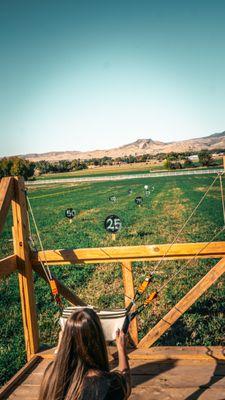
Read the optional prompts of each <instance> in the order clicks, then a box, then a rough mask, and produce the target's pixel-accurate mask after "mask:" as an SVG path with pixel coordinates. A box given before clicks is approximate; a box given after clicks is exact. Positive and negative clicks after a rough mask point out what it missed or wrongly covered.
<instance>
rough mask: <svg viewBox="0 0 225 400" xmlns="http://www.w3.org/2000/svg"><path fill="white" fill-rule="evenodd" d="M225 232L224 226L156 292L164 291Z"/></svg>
mask: <svg viewBox="0 0 225 400" xmlns="http://www.w3.org/2000/svg"><path fill="white" fill-rule="evenodd" d="M224 230H225V225H224V226H223V227H222V228H221V229H220V230H219V232H217V233H216V234H215V235H214V236H213V238H212V239H211V240H210V241H209V242H208V243H206V244H204V246H203V247H202V248H201V249H200V250H199V251H198V252H197V253H196V254H195V255H194V256H193V257H192V258H190V259H189V260H188V262H187V263H186V264H185V265H184V266H183V267H182V268H180V269H179V270H178V271H177V272H176V273H175V274H174V275H173V276H172V277H171V278H169V279H168V281H167V282H166V283H165V284H164V285H163V286H161V287H160V288H159V290H158V291H157V292H158V293H159V292H161V291H162V290H163V289H165V287H166V286H168V284H169V283H170V282H171V281H172V280H173V279H174V278H175V277H176V276H178V275H179V274H180V273H181V272H182V271H183V270H184V269H185V268H187V267H188V265H189V264H190V263H191V262H192V261H193V260H195V258H197V257H198V255H199V254H200V253H201V252H202V251H203V250H205V248H206V247H208V246H209V245H210V244H211V243H212V242H213V241H214V240H215V239H216V238H217V237H218V236H219V235H220V234H221V233H222V232H223V231H224Z"/></svg>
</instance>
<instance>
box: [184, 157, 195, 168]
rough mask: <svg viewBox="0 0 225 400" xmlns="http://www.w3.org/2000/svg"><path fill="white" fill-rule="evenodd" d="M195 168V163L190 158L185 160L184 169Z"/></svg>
mask: <svg viewBox="0 0 225 400" xmlns="http://www.w3.org/2000/svg"><path fill="white" fill-rule="evenodd" d="M193 166H194V164H193V162H192V161H191V160H190V158H188V157H186V158H185V159H184V164H183V167H184V168H192V167H193Z"/></svg>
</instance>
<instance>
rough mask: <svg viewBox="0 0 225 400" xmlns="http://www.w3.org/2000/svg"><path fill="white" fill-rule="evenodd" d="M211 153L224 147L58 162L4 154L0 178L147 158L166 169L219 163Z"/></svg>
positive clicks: (79, 168)
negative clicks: (194, 156) (196, 158)
mask: <svg viewBox="0 0 225 400" xmlns="http://www.w3.org/2000/svg"><path fill="white" fill-rule="evenodd" d="M213 153H225V150H213V151H208V150H202V151H200V152H195V153H193V152H185V153H175V152H172V153H169V154H165V153H159V154H156V155H151V154H143V155H141V156H135V155H130V156H124V157H116V158H112V157H106V156H105V157H102V158H92V159H89V160H79V159H78V160H77V159H75V160H72V161H68V160H61V161H58V162H49V161H45V160H43V161H37V162H30V161H28V160H25V159H24V158H20V157H4V158H2V159H0V178H2V177H4V176H13V175H14V176H23V177H24V179H26V180H27V179H31V178H33V179H35V177H36V176H38V175H42V174H47V173H59V172H72V171H79V170H82V169H87V168H88V167H90V166H96V167H97V166H107V165H115V164H117V165H120V164H133V163H140V162H146V163H147V162H150V161H152V160H157V161H164V167H165V168H166V169H181V168H194V167H197V166H207V167H209V166H213V165H218V161H217V160H215V159H214V158H213V157H212V154H213ZM193 154H194V155H197V156H198V161H197V162H196V161H192V160H191V159H190V158H189V157H190V156H192V155H193Z"/></svg>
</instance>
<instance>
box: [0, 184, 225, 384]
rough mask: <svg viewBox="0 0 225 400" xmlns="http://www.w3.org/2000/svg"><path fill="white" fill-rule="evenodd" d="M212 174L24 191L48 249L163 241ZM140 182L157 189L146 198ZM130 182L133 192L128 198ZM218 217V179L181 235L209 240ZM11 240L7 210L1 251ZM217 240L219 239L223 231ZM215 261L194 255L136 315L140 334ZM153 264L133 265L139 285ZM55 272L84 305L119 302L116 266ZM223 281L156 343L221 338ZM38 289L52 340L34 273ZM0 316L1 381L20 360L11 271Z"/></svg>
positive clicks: (42, 318)
mask: <svg viewBox="0 0 225 400" xmlns="http://www.w3.org/2000/svg"><path fill="white" fill-rule="evenodd" d="M212 179H213V177H212V176H190V177H167V178H160V179H157V178H155V179H151V180H147V179H136V180H132V181H121V182H100V183H91V184H90V183H88V184H87V183H83V184H79V185H78V184H77V185H60V186H57V185H54V186H51V187H50V186H49V187H45V188H32V189H30V190H29V197H30V201H31V204H32V207H33V211H34V214H35V216H36V220H37V223H38V226H39V229H40V232H41V236H42V240H43V243H44V246H45V248H46V249H57V248H81V247H99V246H113V245H138V244H154V243H168V242H171V241H172V239H173V237H174V234H175V232H177V231H178V230H179V228H180V227H181V225H182V224H183V222H184V221H185V219H186V218H187V217H188V215H189V214H190V212H191V210H192V209H193V208H194V207H195V205H196V204H197V203H198V201H199V200H200V198H201V196H202V195H203V193H204V191H205V190H206V188H207V187H208V185H209V184H210V183H211V182H212ZM145 184H149V185H150V186H153V185H154V187H155V190H154V191H153V192H151V195H150V196H149V197H145V196H144V185H145ZM130 188H131V189H132V190H133V193H132V195H130V196H129V195H128V189H130ZM110 195H116V197H117V202H116V203H110V202H109V200H108V198H109V196H110ZM137 195H142V196H143V197H144V203H143V206H142V207H137V206H136V205H135V202H134V199H135V197H136V196H137ZM67 207H73V208H75V210H76V211H77V216H76V217H75V218H74V220H73V222H72V224H70V223H69V221H68V220H67V219H66V218H65V217H64V212H65V209H66V208H67ZM110 213H115V214H117V215H118V216H119V217H120V218H121V220H122V223H123V228H122V230H121V232H120V233H119V234H118V235H117V240H116V242H112V240H111V236H110V235H109V234H107V233H106V232H105V230H104V226H103V223H104V219H105V217H106V216H107V215H108V214H110ZM223 223H224V222H223V216H222V206H221V199H220V191H219V185H218V183H217V184H216V186H215V188H213V190H212V191H211V192H210V193H209V195H208V196H207V198H206V200H205V201H204V203H203V204H202V205H201V207H200V209H199V210H198V212H197V214H196V215H195V216H194V217H193V219H192V220H191V221H190V223H189V224H188V226H187V227H186V229H185V231H184V232H183V234H182V237H180V241H208V240H210V239H211V237H212V235H213V232H214V231H215V230H216V229H218V228H220V227H221V226H223ZM34 237H35V235H34ZM10 239H11V216H10V215H9V217H8V220H7V224H6V226H5V229H4V232H3V236H2V238H1V241H0V245H1V247H0V253H1V254H0V256H1V257H2V256H6V255H8V254H10V253H12V242H11V240H10ZM217 240H224V234H222V235H221V236H220V237H218V239H217ZM184 262H185V261H182V262H181V261H179V262H176V261H173V262H172V261H171V262H164V263H162V265H161V266H160V269H159V271H158V273H157V274H156V276H155V279H154V282H153V283H152V288H157V287H159V286H160V285H161V284H162V283H163V282H165V281H166V280H167V279H168V278H169V277H171V275H172V274H174V272H175V271H177V268H179V267H180V266H182V265H183V264H184ZM215 262H216V260H204V261H203V260H202V261H195V262H194V263H193V264H192V265H191V266H189V267H188V268H187V269H185V270H184V271H183V272H182V274H181V276H180V277H179V278H178V279H176V281H175V282H171V283H170V284H169V286H168V287H167V288H166V290H165V291H163V292H162V294H161V295H160V296H159V298H158V299H157V301H156V302H155V303H154V305H153V306H152V307H149V308H148V309H147V310H146V311H145V312H144V313H143V314H142V315H141V317H140V318H139V332H140V338H141V337H143V335H144V334H145V333H146V332H147V330H148V329H149V328H150V327H151V326H153V325H154V324H155V323H156V322H157V321H158V320H159V319H160V318H161V317H162V316H163V315H164V314H165V312H166V311H168V310H169V309H170V308H171V306H172V305H174V304H175V303H176V302H177V301H178V300H179V299H180V298H181V297H182V296H183V295H184V294H185V293H186V292H187V291H188V290H189V289H190V288H191V287H192V286H193V285H194V284H195V283H196V282H197V281H198V280H199V279H200V278H201V277H202V276H203V275H204V274H205V273H206V272H207V271H208V270H209V268H210V267H211V266H213V265H214V264H215ZM153 265H154V264H153V263H147V262H142V263H141V262H139V263H134V281H135V285H136V286H137V285H138V283H139V282H141V281H142V279H143V278H144V276H145V273H146V272H147V271H151V269H152V268H153ZM53 271H54V272H55V273H56V274H57V276H58V277H59V278H60V279H62V280H63V282H64V283H66V284H67V285H68V286H69V287H70V288H72V289H74V290H75V291H76V293H77V294H78V295H80V296H81V297H82V298H83V299H84V300H85V301H86V302H88V303H89V304H93V305H96V306H99V307H102V308H104V307H107V308H108V307H112V308H113V307H122V306H123V305H124V298H123V285H122V276H121V267H120V265H119V264H118V265H117V264H107V265H99V266H96V265H88V266H87V265H86V266H65V267H54V268H53ZM224 283H225V278H221V279H220V280H219V282H218V283H217V284H215V285H214V286H213V288H211V289H210V290H209V291H208V292H207V293H206V294H205V295H204V296H202V298H201V299H200V300H199V301H198V302H197V303H196V304H195V305H193V306H192V308H191V309H190V311H188V312H187V313H186V314H185V315H184V316H183V317H182V318H181V319H180V320H179V321H178V322H177V323H176V324H175V325H174V327H172V329H170V331H169V332H168V333H166V334H165V335H164V336H163V337H162V338H161V339H160V340H159V341H158V342H157V344H160V345H199V344H205V345H218V344H224V310H225V299H224ZM35 291H36V299H37V309H38V318H39V325H40V332H41V342H42V343H45V344H48V345H54V344H55V343H56V340H57V334H58V327H59V326H58V318H59V310H58V308H57V306H56V305H55V304H54V303H52V302H51V300H50V292H49V288H48V286H47V284H46V283H45V282H44V281H42V280H41V279H40V278H39V277H38V276H36V275H35ZM65 304H66V303H65ZM0 319H1V324H0V382H1V383H3V382H4V381H6V380H7V379H9V377H10V376H11V375H13V374H14V373H15V371H16V370H17V369H18V368H19V367H20V366H21V365H22V364H23V363H24V361H25V352H24V342H23V330H22V321H21V312H20V303H19V292H18V283H17V275H16V274H13V275H11V276H10V277H9V278H6V279H4V280H3V281H1V283H0ZM9 365H10V368H9Z"/></svg>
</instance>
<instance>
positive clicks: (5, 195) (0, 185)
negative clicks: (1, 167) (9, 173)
mask: <svg viewBox="0 0 225 400" xmlns="http://www.w3.org/2000/svg"><path fill="white" fill-rule="evenodd" d="M13 190H14V188H13V178H11V177H7V178H2V180H1V182H0V234H1V233H2V230H3V226H4V223H5V220H6V216H7V212H8V209H9V207H10V205H11V200H12V198H13V196H14V193H13Z"/></svg>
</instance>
